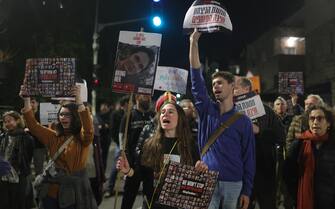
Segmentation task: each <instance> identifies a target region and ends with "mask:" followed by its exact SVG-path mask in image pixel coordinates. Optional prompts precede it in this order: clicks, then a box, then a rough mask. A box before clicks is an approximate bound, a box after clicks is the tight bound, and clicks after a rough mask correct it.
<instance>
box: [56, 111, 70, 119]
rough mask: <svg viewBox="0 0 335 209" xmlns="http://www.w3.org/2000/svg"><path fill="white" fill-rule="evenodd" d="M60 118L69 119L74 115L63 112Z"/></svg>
mask: <svg viewBox="0 0 335 209" xmlns="http://www.w3.org/2000/svg"><path fill="white" fill-rule="evenodd" d="M59 116H60V117H67V118H69V117H71V116H72V114H71V113H69V112H61V113H59Z"/></svg>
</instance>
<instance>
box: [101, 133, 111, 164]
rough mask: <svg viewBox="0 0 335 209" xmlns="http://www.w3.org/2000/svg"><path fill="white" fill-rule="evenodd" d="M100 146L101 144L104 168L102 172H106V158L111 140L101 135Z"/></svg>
mask: <svg viewBox="0 0 335 209" xmlns="http://www.w3.org/2000/svg"><path fill="white" fill-rule="evenodd" d="M100 144H101V155H102V164H103V166H104V170H106V164H107V157H108V151H109V146H110V144H111V138H110V137H109V136H108V135H101V136H100Z"/></svg>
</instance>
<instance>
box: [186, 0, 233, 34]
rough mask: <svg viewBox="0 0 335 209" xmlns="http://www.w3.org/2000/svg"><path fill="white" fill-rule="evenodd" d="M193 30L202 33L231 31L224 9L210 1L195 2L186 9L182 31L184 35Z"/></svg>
mask: <svg viewBox="0 0 335 209" xmlns="http://www.w3.org/2000/svg"><path fill="white" fill-rule="evenodd" d="M194 28H197V29H198V31H199V32H202V33H212V32H220V31H225V30H229V31H232V30H233V26H232V23H231V21H230V18H229V15H228V13H227V11H226V9H225V8H224V7H223V6H222V5H221V4H220V3H219V2H218V1H212V0H196V1H194V2H193V4H192V6H191V7H190V8H189V9H188V11H187V13H186V15H185V18H184V24H183V29H184V32H185V33H192V32H193V30H194Z"/></svg>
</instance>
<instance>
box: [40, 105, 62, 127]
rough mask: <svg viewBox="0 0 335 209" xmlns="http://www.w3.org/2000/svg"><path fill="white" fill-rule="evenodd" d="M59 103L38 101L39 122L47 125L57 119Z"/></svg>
mask: <svg viewBox="0 0 335 209" xmlns="http://www.w3.org/2000/svg"><path fill="white" fill-rule="evenodd" d="M59 108H60V104H52V103H40V123H41V125H48V124H50V123H53V122H56V121H57V113H58V110H59Z"/></svg>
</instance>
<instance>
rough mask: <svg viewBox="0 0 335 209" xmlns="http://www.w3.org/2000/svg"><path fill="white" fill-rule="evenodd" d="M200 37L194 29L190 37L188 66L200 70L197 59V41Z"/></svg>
mask: <svg viewBox="0 0 335 209" xmlns="http://www.w3.org/2000/svg"><path fill="white" fill-rule="evenodd" d="M200 36H201V33H199V32H198V30H197V29H196V28H195V29H194V31H193V33H192V34H191V36H190V54H189V58H190V65H191V68H193V69H200V67H201V63H200V59H199V47H198V41H199V38H200Z"/></svg>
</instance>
